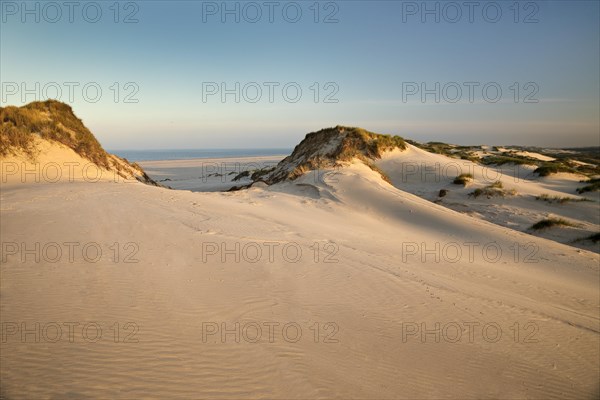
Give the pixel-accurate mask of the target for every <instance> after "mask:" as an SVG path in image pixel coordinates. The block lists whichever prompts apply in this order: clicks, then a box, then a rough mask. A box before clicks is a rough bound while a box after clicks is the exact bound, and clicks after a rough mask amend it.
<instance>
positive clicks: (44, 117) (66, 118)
mask: <svg viewBox="0 0 600 400" xmlns="http://www.w3.org/2000/svg"><path fill="white" fill-rule="evenodd" d="M39 139H42V140H46V141H49V142H57V143H60V144H62V145H65V146H66V147H68V148H70V149H72V150H73V151H74V152H75V153H77V154H78V155H79V156H81V157H83V158H85V159H87V160H89V161H91V162H92V163H94V164H96V165H97V166H99V167H101V168H104V169H106V170H113V171H115V172H116V173H117V174H118V175H119V176H121V177H123V178H130V177H136V179H138V180H140V181H142V182H144V183H148V184H152V185H156V182H154V181H153V180H152V179H151V178H150V177H149V176H148V175H146V173H145V172H144V170H143V169H142V168H141V167H140V166H139V165H138V164H136V163H130V162H129V161H127V160H125V159H122V158H119V157H117V156H115V155H113V154H108V153H107V152H106V151H105V150H104V149H103V148H102V145H101V144H100V142H98V140H97V139H96V137H95V136H94V135H93V134H92V132H90V130H89V129H88V128H87V127H86V126H85V125H84V124H83V122H82V121H81V120H80V119H79V118H77V116H76V115H75V114H74V113H73V110H72V108H71V107H70V106H69V105H67V104H65V103H61V102H60V101H56V100H47V101H43V102H40V101H36V102H33V103H29V104H27V105H24V106H22V107H15V106H7V107H0V157H6V156H10V155H18V154H19V153H21V154H23V155H24V156H25V158H26V159H27V161H28V162H36V159H37V157H38V155H39V151H40V150H39V148H38V146H37V145H36V142H37V141H39Z"/></svg>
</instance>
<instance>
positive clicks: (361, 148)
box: [265, 125, 407, 184]
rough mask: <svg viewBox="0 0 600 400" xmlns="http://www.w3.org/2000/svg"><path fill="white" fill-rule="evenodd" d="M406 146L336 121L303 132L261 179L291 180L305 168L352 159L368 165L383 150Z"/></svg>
mask: <svg viewBox="0 0 600 400" xmlns="http://www.w3.org/2000/svg"><path fill="white" fill-rule="evenodd" d="M406 147H407V145H406V142H405V141H404V139H403V138H401V137H400V136H391V135H382V134H378V133H373V132H369V131H367V130H365V129H362V128H354V127H345V126H340V125H338V126H336V127H335V128H326V129H322V130H320V131H318V132H312V133H309V134H308V135H306V137H305V138H304V140H303V141H302V142H300V144H299V145H297V146H296V148H295V149H294V151H293V152H292V154H291V155H290V156H289V157H287V158H285V159H284V160H283V161H281V162H280V163H279V164H278V166H277V167H276V168H275V170H274V171H273V173H271V174H268V176H266V178H265V180H266V181H267V183H270V184H271V183H275V182H279V181H281V180H284V179H290V180H294V179H296V178H298V177H299V176H301V175H302V174H304V173H305V172H307V171H310V170H316V169H324V168H332V167H335V166H337V165H339V164H340V163H343V162H349V161H352V160H353V159H359V160H361V161H363V162H364V163H365V164H367V165H368V164H369V163H371V162H372V161H373V160H376V159H379V158H381V156H382V155H383V154H384V153H385V152H386V151H390V150H394V149H401V150H404V149H406ZM290 166H293V167H292V168H290ZM384 179H386V178H384ZM387 179H389V178H387Z"/></svg>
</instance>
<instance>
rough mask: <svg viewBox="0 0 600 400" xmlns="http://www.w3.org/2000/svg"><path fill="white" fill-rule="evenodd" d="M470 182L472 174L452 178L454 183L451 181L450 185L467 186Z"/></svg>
mask: <svg viewBox="0 0 600 400" xmlns="http://www.w3.org/2000/svg"><path fill="white" fill-rule="evenodd" d="M472 181H473V174H460V175H459V176H457V177H456V178H454V181H452V183H454V184H455V185H463V186H467V184H468V183H470V182H472Z"/></svg>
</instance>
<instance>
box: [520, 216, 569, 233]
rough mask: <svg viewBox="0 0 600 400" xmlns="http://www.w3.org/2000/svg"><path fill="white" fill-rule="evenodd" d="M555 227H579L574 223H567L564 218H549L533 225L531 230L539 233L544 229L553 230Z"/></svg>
mask: <svg viewBox="0 0 600 400" xmlns="http://www.w3.org/2000/svg"><path fill="white" fill-rule="evenodd" d="M555 226H570V227H574V226H577V225H575V224H574V223H572V222H569V221H567V220H566V219H563V218H547V219H543V220H541V221H538V222H536V223H535V224H533V225H531V227H530V228H529V229H531V230H534V231H539V230H544V229H548V228H552V227H555Z"/></svg>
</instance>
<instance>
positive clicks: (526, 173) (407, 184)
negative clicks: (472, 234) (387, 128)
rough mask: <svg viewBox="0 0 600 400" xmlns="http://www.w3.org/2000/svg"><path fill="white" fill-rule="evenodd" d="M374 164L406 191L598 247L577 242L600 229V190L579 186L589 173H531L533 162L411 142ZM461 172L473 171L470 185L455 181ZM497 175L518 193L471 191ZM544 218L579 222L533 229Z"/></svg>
mask: <svg viewBox="0 0 600 400" xmlns="http://www.w3.org/2000/svg"><path fill="white" fill-rule="evenodd" d="M376 164H377V165H378V166H379V167H380V168H381V169H382V170H383V171H385V172H386V173H387V174H388V175H389V177H390V178H391V180H392V183H393V184H394V186H396V187H398V188H400V189H401V190H403V191H407V192H410V193H413V194H416V195H418V196H421V197H423V198H425V199H428V200H431V201H436V202H438V203H439V204H441V205H444V206H446V207H449V208H451V209H453V210H456V211H459V212H462V213H466V214H469V215H472V216H475V217H478V218H482V219H485V220H488V221H490V222H494V223H496V224H500V225H502V226H506V227H508V228H511V229H515V230H518V231H522V232H527V233H530V234H534V235H537V236H542V237H546V238H549V239H552V240H556V241H558V242H561V243H566V244H569V245H574V246H577V247H581V248H584V249H587V250H591V251H595V252H600V243H596V244H594V243H592V242H591V241H578V242H575V240H577V239H581V238H585V237H588V236H589V235H591V234H593V233H597V232H599V231H600V212H599V205H598V203H599V202H600V193H599V192H592V193H586V194H585V195H578V194H577V192H576V189H577V188H579V187H582V186H583V185H584V184H583V183H581V182H580V181H581V180H585V179H587V178H586V177H585V176H580V175H574V174H565V173H561V174H554V175H551V176H549V177H543V178H540V177H539V176H538V175H537V174H534V173H533V170H534V169H535V167H534V166H528V165H512V164H508V165H503V166H498V167H492V166H483V165H480V164H475V163H472V162H471V161H467V160H459V159H454V158H449V157H447V156H444V155H441V154H433V153H429V152H427V151H424V150H421V149H419V148H417V147H414V146H412V145H409V146H408V149H407V150H406V151H399V150H397V151H394V152H389V153H387V154H386V155H384V157H383V158H382V159H381V160H379V161H378V162H377V163H376ZM461 173H470V174H472V175H473V178H474V179H473V181H472V182H471V183H469V184H468V185H467V186H466V187H463V186H461V185H455V184H453V183H452V181H453V180H454V178H455V177H456V176H457V175H459V174H461ZM496 181H500V182H502V184H503V186H504V189H505V190H506V191H507V192H508V191H510V190H515V191H516V194H515V195H507V196H506V197H503V198H499V197H494V198H487V197H485V196H482V197H479V198H477V199H475V198H473V197H469V193H471V192H473V190H474V189H477V188H483V187H485V186H487V185H491V184H493V183H494V182H496ZM442 189H445V190H447V191H448V194H447V195H446V196H444V197H439V191H440V190H442ZM542 194H547V195H549V196H551V197H553V196H556V197H569V198H572V199H587V200H589V201H584V202H575V201H571V202H568V203H566V204H558V203H548V202H544V201H540V200H536V196H540V195H542ZM545 218H563V219H566V220H568V221H570V222H573V223H574V224H576V225H577V226H576V227H567V228H564V227H563V228H552V229H549V230H545V231H540V232H533V231H531V230H530V229H529V228H530V227H531V225H533V224H534V223H536V222H538V221H540V220H542V219H545Z"/></svg>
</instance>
